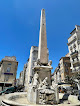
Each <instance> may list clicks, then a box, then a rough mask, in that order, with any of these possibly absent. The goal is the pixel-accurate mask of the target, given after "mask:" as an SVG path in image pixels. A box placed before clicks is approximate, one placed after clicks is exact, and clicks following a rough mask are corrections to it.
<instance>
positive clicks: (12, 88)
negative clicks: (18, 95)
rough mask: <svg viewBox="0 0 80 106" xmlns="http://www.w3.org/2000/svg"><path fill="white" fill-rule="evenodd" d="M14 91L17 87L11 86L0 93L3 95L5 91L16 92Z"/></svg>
mask: <svg viewBox="0 0 80 106" xmlns="http://www.w3.org/2000/svg"><path fill="white" fill-rule="evenodd" d="M14 92H16V87H10V88H7V89H5V90H3V91H1V92H0V95H2V94H3V93H5V94H9V93H14Z"/></svg>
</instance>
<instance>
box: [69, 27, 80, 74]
mask: <svg viewBox="0 0 80 106" xmlns="http://www.w3.org/2000/svg"><path fill="white" fill-rule="evenodd" d="M70 34H71V36H70V37H69V38H68V49H69V54H70V62H71V69H72V73H77V72H80V26H79V25H75V29H74V30H73V31H72V32H71V33H70Z"/></svg>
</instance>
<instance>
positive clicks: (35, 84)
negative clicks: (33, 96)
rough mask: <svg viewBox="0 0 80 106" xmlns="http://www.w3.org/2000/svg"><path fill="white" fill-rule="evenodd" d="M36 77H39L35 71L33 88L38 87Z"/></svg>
mask: <svg viewBox="0 0 80 106" xmlns="http://www.w3.org/2000/svg"><path fill="white" fill-rule="evenodd" d="M38 78H39V75H38V73H35V74H34V78H33V88H34V89H36V88H38V85H39V82H38Z"/></svg>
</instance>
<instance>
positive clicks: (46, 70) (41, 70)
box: [34, 66, 52, 85]
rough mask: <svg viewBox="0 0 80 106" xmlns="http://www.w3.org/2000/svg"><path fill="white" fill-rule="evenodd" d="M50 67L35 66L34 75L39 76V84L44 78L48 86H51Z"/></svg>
mask: <svg viewBox="0 0 80 106" xmlns="http://www.w3.org/2000/svg"><path fill="white" fill-rule="evenodd" d="M51 69H52V67H51V66H35V67H34V70H35V71H34V73H36V72H37V73H38V75H39V83H41V82H42V81H43V80H44V79H45V78H46V77H47V78H48V84H49V85H51Z"/></svg>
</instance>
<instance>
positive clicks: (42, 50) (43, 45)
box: [38, 9, 48, 64]
mask: <svg viewBox="0 0 80 106" xmlns="http://www.w3.org/2000/svg"><path fill="white" fill-rule="evenodd" d="M38 59H40V62H41V63H42V64H47V63H48V54H47V38H46V19H45V9H42V10H41V20H40V35H39V50H38Z"/></svg>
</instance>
